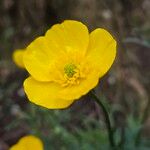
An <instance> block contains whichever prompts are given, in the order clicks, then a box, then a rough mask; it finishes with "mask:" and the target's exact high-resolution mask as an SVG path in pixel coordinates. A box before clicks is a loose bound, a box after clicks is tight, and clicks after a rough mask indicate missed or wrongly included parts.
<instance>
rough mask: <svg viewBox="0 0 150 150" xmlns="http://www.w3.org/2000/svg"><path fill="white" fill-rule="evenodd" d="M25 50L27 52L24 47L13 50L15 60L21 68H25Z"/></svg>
mask: <svg viewBox="0 0 150 150" xmlns="http://www.w3.org/2000/svg"><path fill="white" fill-rule="evenodd" d="M24 52H25V50H24V49H17V50H15V51H14V52H13V61H14V62H15V64H16V65H17V66H18V67H20V68H24V63H23V55H24Z"/></svg>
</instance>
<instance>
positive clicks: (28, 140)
mask: <svg viewBox="0 0 150 150" xmlns="http://www.w3.org/2000/svg"><path fill="white" fill-rule="evenodd" d="M33 149H35V150H44V147H43V143H42V141H41V140H40V139H39V138H37V137H35V136H32V135H28V136H25V137H23V138H21V139H20V140H19V142H18V143H17V144H15V145H14V146H12V147H11V148H10V150H33Z"/></svg>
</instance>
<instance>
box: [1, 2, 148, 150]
mask: <svg viewBox="0 0 150 150" xmlns="http://www.w3.org/2000/svg"><path fill="white" fill-rule="evenodd" d="M66 19H73V20H79V21H82V22H83V23H84V24H86V25H87V26H88V28H89V30H90V31H92V30H94V29H95V28H97V27H101V28H105V29H106V30H108V31H109V32H111V33H112V35H114V37H115V39H116V40H117V42H118V48H117V58H116V61H115V63H114V65H113V66H112V68H111V70H110V72H109V73H107V75H105V77H104V78H103V79H101V81H100V85H99V86H97V88H96V92H97V95H98V96H99V97H100V99H101V100H102V101H103V102H104V103H105V104H106V106H107V109H108V111H109V112H110V115H111V121H112V123H113V129H114V133H115V140H116V143H117V144H118V145H119V146H120V149H121V150H124V149H125V150H134V149H136V150H138V149H139V150H149V149H150V117H149V110H150V99H149V98H150V1H149V0H114V1H112V0H28V1H27V0H0V150H8V149H9V147H10V146H11V145H13V144H15V143H16V142H17V141H18V140H19V139H20V138H21V137H22V136H24V135H27V134H34V135H36V136H39V137H40V138H41V139H42V140H43V142H44V145H45V150H109V142H108V137H107V131H106V127H105V123H104V118H103V114H102V112H101V110H100V109H99V107H98V106H97V104H96V103H95V102H94V101H93V100H92V99H91V98H90V97H89V96H88V95H87V96H85V97H83V98H81V99H82V100H81V101H77V102H75V103H74V104H73V105H72V106H71V107H70V108H68V109H65V110H48V109H45V108H42V107H39V106H36V105H34V104H31V103H30V102H29V101H28V100H27V98H26V96H25V94H24V92H23V88H22V83H23V81H24V79H25V78H26V77H27V76H28V74H27V73H26V71H24V70H23V69H19V68H18V67H17V66H16V65H15V64H14V63H13V61H12V53H13V51H14V50H15V49H18V48H19V49H20V48H25V47H26V46H27V45H28V44H29V43H30V42H31V41H32V40H33V39H34V38H35V37H37V36H40V35H43V34H44V33H45V32H46V30H47V29H49V28H50V27H51V26H52V25H53V24H55V23H60V22H62V21H63V20H66Z"/></svg>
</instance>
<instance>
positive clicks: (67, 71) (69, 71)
mask: <svg viewBox="0 0 150 150" xmlns="http://www.w3.org/2000/svg"><path fill="white" fill-rule="evenodd" d="M76 68H77V67H76V65H74V64H72V63H70V64H67V65H66V66H65V67H64V72H65V74H66V75H67V76H68V77H69V78H71V77H73V75H74V74H75V73H76V71H75V69H76Z"/></svg>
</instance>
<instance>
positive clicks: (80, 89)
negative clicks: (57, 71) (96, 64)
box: [59, 69, 99, 100]
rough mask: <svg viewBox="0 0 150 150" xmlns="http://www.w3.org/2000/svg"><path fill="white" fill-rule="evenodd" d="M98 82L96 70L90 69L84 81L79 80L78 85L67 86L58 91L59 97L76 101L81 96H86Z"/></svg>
mask: <svg viewBox="0 0 150 150" xmlns="http://www.w3.org/2000/svg"><path fill="white" fill-rule="evenodd" d="M98 82H99V75H98V73H97V70H95V69H92V70H91V71H90V72H89V73H88V74H87V75H86V78H85V79H81V81H80V83H79V84H76V85H72V86H67V87H65V88H63V89H61V90H60V92H59V96H60V97H61V98H62V99H68V100H69V99H74V100H77V99H79V98H80V97H81V96H83V95H85V94H87V93H88V92H89V91H90V90H91V89H93V88H94V87H95V86H96V85H97V84H98Z"/></svg>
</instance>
